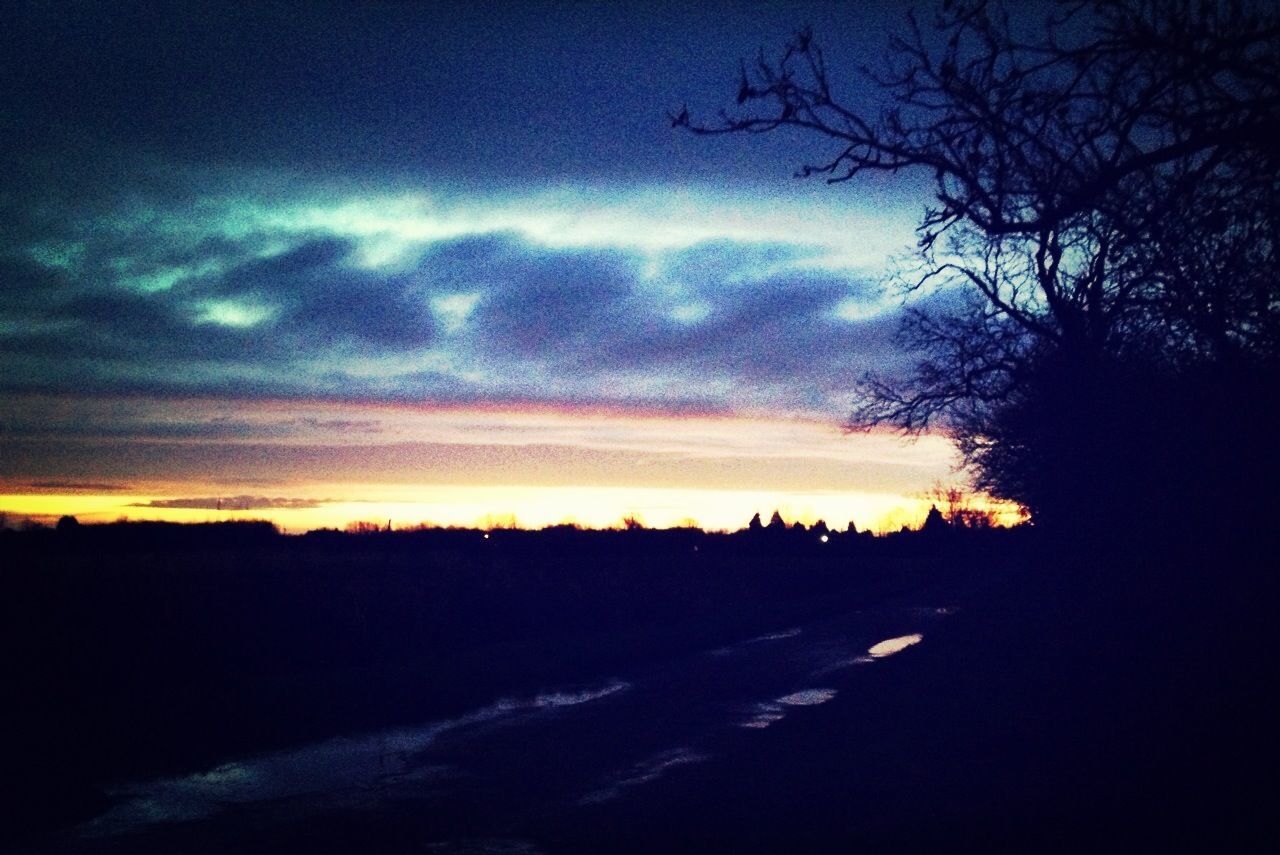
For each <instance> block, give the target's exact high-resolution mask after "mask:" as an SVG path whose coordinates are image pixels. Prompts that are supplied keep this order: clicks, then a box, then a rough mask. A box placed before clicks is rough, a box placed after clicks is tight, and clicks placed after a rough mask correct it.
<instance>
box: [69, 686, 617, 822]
mask: <svg viewBox="0 0 1280 855" xmlns="http://www.w3.org/2000/svg"><path fill="white" fill-rule="evenodd" d="M628 688H630V684H629V683H626V682H623V681H621V680H617V681H614V682H611V683H608V684H605V685H603V686H596V687H590V688H585V689H567V690H561V691H555V692H547V693H543V694H538V695H535V696H533V697H531V698H516V699H510V698H504V699H502V700H499V701H497V702H495V703H493V704H490V705H489V706H486V707H483V708H481V709H478V710H476V711H474V712H471V713H469V714H467V715H464V716H460V717H458V718H454V719H446V720H444V721H439V722H433V723H431V724H427V725H423V726H420V727H415V728H405V729H400V730H392V731H386V732H382V733H377V734H372V735H368V736H361V737H353V738H339V739H331V740H328V741H326V742H321V743H318V744H315V745H309V746H305V747H303V748H298V749H295V750H292V751H283V752H278V753H274V754H268V755H264V756H261V757H257V758H254V759H251V760H246V761H243V762H239V763H227V764H225V765H223V766H219V767H217V768H216V769H213V770H211V771H207V772H200V773H197V774H194V775H187V776H185V777H179V778H165V779H161V780H157V781H151V782H148V783H144V784H139V785H132V786H129V787H124V788H121V789H119V790H116V791H114V792H113V793H112V795H113V796H115V797H117V798H122V799H123V800H122V801H121V803H120V804H118V805H116V806H115V807H113V808H112V809H111V810H110V811H108V812H107V813H105V814H103V815H102V816H100V817H98V818H97V819H95V820H93V821H92V822H90V823H89V824H88V826H87V827H86V828H85V829H84V832H85V834H86V835H88V836H102V835H111V834H119V833H122V832H125V831H129V830H131V829H134V828H137V827H139V826H144V825H152V824H156V823H166V822H182V821H187V820H194V819H202V818H204V817H208V816H211V815H213V814H215V813H217V812H219V811H221V810H223V809H225V808H228V807H232V806H236V805H246V804H252V803H256V802H264V801H269V800H279V799H293V798H322V799H323V800H324V801H325V802H326V803H329V804H333V803H338V804H359V803H362V802H364V801H367V800H368V799H369V798H370V796H371V794H373V793H374V792H375V791H376V790H377V789H378V788H380V787H384V786H387V785H389V784H393V783H394V784H396V785H397V786H399V787H404V786H406V785H409V784H413V783H417V784H419V785H423V784H426V785H429V784H431V783H433V782H435V781H438V780H439V779H441V778H443V777H445V776H447V775H448V774H449V770H448V768H447V767H444V766H431V765H428V764H424V763H422V762H421V759H422V758H421V757H420V754H421V753H422V752H423V751H424V750H425V749H427V747H428V746H430V745H431V744H432V743H433V742H435V741H436V740H437V739H439V738H440V737H441V736H442V735H444V734H446V733H448V732H451V731H456V730H459V729H461V728H465V727H468V726H471V725H476V724H481V723H484V722H495V721H499V720H502V719H504V718H514V717H517V716H519V715H522V714H531V713H537V712H540V711H548V710H555V709H559V708H563V707H572V706H577V705H579V704H585V703H589V702H591V701H596V700H600V699H603V698H607V697H609V696H610V695H615V694H617V693H619V692H622V691H624V690H626V689H628Z"/></svg>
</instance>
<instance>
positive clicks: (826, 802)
mask: <svg viewBox="0 0 1280 855" xmlns="http://www.w3.org/2000/svg"><path fill="white" fill-rule="evenodd" d="M1256 547H1257V543H1256V539H1255V543H1254V545H1253V547H1251V548H1249V549H1246V548H1244V547H1239V548H1236V549H1235V550H1234V551H1231V550H1224V549H1223V548H1222V547H1221V546H1220V545H1219V546H1214V547H1210V545H1209V544H1207V543H1200V544H1197V543H1196V541H1195V540H1194V539H1191V538H1188V539H1185V540H1182V541H1180V542H1179V543H1177V544H1176V545H1175V544H1173V543H1171V542H1165V543H1162V544H1161V546H1159V547H1153V546H1147V547H1144V548H1143V549H1141V550H1139V549H1130V550H1128V551H1124V550H1119V549H1118V548H1116V547H1114V546H1108V547H1103V546H1101V545H1098V544H1093V545H1088V544H1081V543H1070V542H1063V541H1050V540H1049V539H1047V538H1045V537H1043V536H1039V535H1037V534H1036V533H1035V532H1034V531H1031V530H1018V531H987V532H942V533H939V534H937V535H936V536H927V535H920V534H913V535H899V536H894V537H888V538H867V537H853V536H847V535H841V536H835V537H833V538H832V540H831V542H829V543H820V542H819V541H818V540H817V538H816V536H810V535H808V534H804V533H787V534H786V535H781V536H769V535H768V534H754V535H752V534H746V533H743V534H738V535H732V536H717V535H704V534H702V533H701V532H696V531H672V532H651V531H634V532H577V531H573V530H552V531H545V532H538V533H527V532H513V531H498V532H494V533H492V535H491V536H490V537H489V538H488V539H486V538H484V536H483V534H482V533H480V532H471V531H427V532H406V533H392V534H365V535H338V534H319V535H310V536H306V537H281V536H278V535H275V534H274V532H272V531H271V530H270V529H269V528H259V529H255V528H251V527H243V526H241V527H228V526H223V527H216V526H214V527H202V528H197V527H181V528H178V527H150V528H145V527H139V526H105V527H82V528H80V529H79V530H76V531H69V532H52V531H36V532H26V533H21V534H18V533H7V534H5V535H4V536H3V537H0V558H2V560H3V565H0V566H2V568H3V569H2V570H0V586H2V591H3V606H2V608H3V612H4V614H3V620H4V648H3V649H4V654H3V663H4V665H3V668H4V673H3V680H4V685H5V687H6V693H7V695H8V697H9V698H10V701H9V703H8V705H7V706H8V708H9V710H10V711H11V712H12V713H15V714H16V715H14V716H12V717H11V724H10V726H9V728H7V730H6V735H5V738H6V745H5V749H4V754H5V757H6V763H5V779H6V790H7V792H6V794H5V807H6V813H7V815H8V818H7V819H6V822H5V826H4V828H5V835H4V844H3V845H4V846H5V847H8V848H12V849H13V850H14V851H32V852H79V851H85V852H223V851H226V852H230V851H236V852H259V851H261V852H274V851H283V850H289V849H297V850H299V851H333V852H349V851H387V852H391V851H427V852H433V851H444V852H449V851H547V852H562V851H571V852H579V851H580V852H601V851H619V850H633V851H671V850H696V851H706V850H723V851H752V850H754V851H782V850H789V851H851V850H854V849H859V848H866V849H867V850H868V851H885V850H893V849H905V850H923V851H940V850H947V849H954V850H963V851H975V850H978V851H982V850H987V851H990V850H1022V851H1028V850H1030V851H1044V850H1052V849H1074V848H1077V847H1080V846H1085V845H1088V846H1095V847H1096V846H1108V845H1123V846H1124V847H1126V848H1129V849H1131V850H1136V851H1143V850H1145V849H1149V848H1160V847H1162V846H1166V845H1171V844H1173V843H1178V844H1186V843H1188V842H1191V843H1194V844H1197V845H1202V846H1204V847H1212V848H1221V847H1225V848H1226V850H1228V851H1265V850H1269V849H1272V848H1273V847H1274V844H1275V843H1276V838H1275V826H1274V821H1273V820H1272V819H1271V812H1272V811H1271V808H1272V805H1273V804H1274V799H1275V795H1276V784H1275V777H1274V769H1275V768H1276V767H1275V759H1276V750H1275V749H1276V744H1275V735H1274V728H1273V722H1274V719H1275V716H1274V713H1275V705H1274V702H1272V701H1271V700H1270V699H1269V695H1270V690H1271V688H1272V685H1271V683H1272V681H1273V677H1274V673H1275V669H1274V661H1275V659H1274V651H1275V647H1274V642H1275V630H1274V621H1273V620H1272V619H1271V617H1270V612H1271V610H1272V609H1273V604H1274V602H1275V599H1274V582H1273V581H1272V577H1271V575H1270V574H1269V573H1268V572H1267V570H1266V568H1267V566H1268V565H1267V555H1266V552H1265V551H1264V552H1263V554H1255V553H1256V552H1257V551H1258V550H1257V548H1256ZM1272 554H1274V553H1272ZM892 639H898V640H899V641H898V643H895V644H890V645H888V647H887V648H882V647H880V643H881V642H884V641H887V640H892ZM904 639H905V641H903V640H904Z"/></svg>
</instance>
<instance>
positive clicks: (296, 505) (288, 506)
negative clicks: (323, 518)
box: [130, 496, 332, 511]
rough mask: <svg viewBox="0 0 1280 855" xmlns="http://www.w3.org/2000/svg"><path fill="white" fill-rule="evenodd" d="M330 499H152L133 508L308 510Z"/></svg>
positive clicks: (229, 497) (242, 497) (231, 497)
mask: <svg viewBox="0 0 1280 855" xmlns="http://www.w3.org/2000/svg"><path fill="white" fill-rule="evenodd" d="M331 502H332V500H331V499H284V498H268V497H266V496H227V497H217V496H214V497H210V498H203V499H152V500H151V501H150V502H135V503H134V504H132V505H130V507H134V508H185V509H190V510H209V511H214V510H217V511H261V510H308V509H311V508H318V507H321V506H322V505H326V504H330V503H331Z"/></svg>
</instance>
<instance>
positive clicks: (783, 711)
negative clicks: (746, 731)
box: [738, 689, 836, 730]
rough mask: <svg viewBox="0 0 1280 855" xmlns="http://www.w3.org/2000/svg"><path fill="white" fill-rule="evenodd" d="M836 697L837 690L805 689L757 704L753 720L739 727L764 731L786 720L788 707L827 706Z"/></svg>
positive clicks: (739, 724)
mask: <svg viewBox="0 0 1280 855" xmlns="http://www.w3.org/2000/svg"><path fill="white" fill-rule="evenodd" d="M835 696H836V690H835V689H804V690H802V691H799V692H792V693H791V694H789V695H783V696H782V697H780V698H775V699H774V700H772V701H765V702H764V703H761V704H757V705H756V708H755V710H754V712H753V714H752V716H751V718H749V719H747V720H746V721H742V722H739V723H738V726H739V727H747V728H752V729H755V730H762V729H764V728H766V727H768V726H769V725H771V724H774V723H775V722H779V721H782V719H784V718H786V715H787V707H812V706H817V705H818V704H825V703H826V702H827V701H829V700H831V699H832V698H834V697H835Z"/></svg>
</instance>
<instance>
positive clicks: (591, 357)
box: [0, 194, 900, 433]
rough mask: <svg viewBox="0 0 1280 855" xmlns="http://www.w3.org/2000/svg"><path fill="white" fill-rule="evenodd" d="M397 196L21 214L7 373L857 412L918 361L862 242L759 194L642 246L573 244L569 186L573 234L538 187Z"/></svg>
mask: <svg viewBox="0 0 1280 855" xmlns="http://www.w3.org/2000/svg"><path fill="white" fill-rule="evenodd" d="M304 196H305V194H304ZM309 198H310V197H307V199H309ZM397 204H399V205H401V206H402V207H403V208H404V210H403V213H404V214H405V217H406V219H404V220H399V221H396V223H398V225H394V226H393V224H391V223H390V222H389V221H387V220H386V219H385V218H380V216H379V215H378V213H377V210H378V209H377V206H376V205H373V206H370V205H368V204H367V203H365V202H359V201H356V202H351V201H347V200H344V199H343V198H334V199H330V200H328V202H326V203H325V204H323V205H321V204H319V203H317V202H314V201H306V200H304V201H293V202H290V201H287V200H281V201H277V202H276V203H275V204H274V205H268V204H265V203H262V202H256V203H250V202H247V201H243V200H228V199H219V198H210V199H208V200H205V202H203V203H201V204H200V205H197V206H196V208H195V209H194V211H186V212H185V213H184V211H185V209H178V208H175V206H174V205H173V204H172V203H169V204H167V205H166V204H161V202H155V203H151V204H150V205H148V204H143V203H140V202H139V203H135V204H134V205H132V206H130V207H129V209H128V210H122V211H117V212H114V213H103V212H98V213H96V214H95V215H94V216H93V217H90V218H85V217H84V216H83V215H80V216H79V217H77V214H76V213H75V212H72V211H63V212H62V213H61V214H60V215H59V213H58V212H57V211H56V210H54V209H53V208H49V207H46V208H44V209H42V211H41V213H40V216H39V219H40V220H41V222H42V223H43V224H44V228H45V229H46V231H47V232H48V234H49V235H53V237H44V238H40V237H38V236H37V232H39V229H38V228H36V227H35V226H34V225H32V223H31V220H32V219H35V217H33V216H26V217H25V219H26V221H27V222H26V226H25V227H23V228H20V229H18V230H17V231H16V232H15V234H16V235H18V236H19V237H18V238H17V239H10V240H9V241H7V242H6V244H5V245H4V247H3V253H2V254H0V277H3V280H4V282H5V284H6V286H7V288H8V290H11V291H12V292H13V295H14V297H13V299H12V300H9V301H7V302H6V303H5V304H4V305H3V306H0V354H4V356H5V359H6V361H7V362H8V363H9V364H11V365H12V366H13V368H14V370H12V371H10V372H8V373H7V374H6V376H5V378H4V379H3V380H2V381H0V384H2V385H3V387H5V388H8V389H9V390H10V391H11V392H16V391H49V392H58V393H66V392H71V391H79V392H90V391H92V392H129V393H146V394H152V395H169V396H178V395H190V394H198V395H241V396H242V395H250V396H254V395H256V396H259V397H279V396H285V397H293V398H307V397H315V396H321V397H326V398H345V399H362V400H363V399H382V400H403V401H434V402H443V401H453V402H477V401H507V402H513V401H538V400H541V401H548V402H569V403H579V404H581V403H588V402H591V403H603V404H615V405H623V406H626V405H641V406H654V407H660V408H668V409H671V410H673V411H678V410H687V409H689V408H690V407H692V408H695V409H699V410H721V411H731V410H741V409H751V410H762V409H763V410H772V411H775V412H782V411H795V410H800V411H804V412H810V413H824V414H826V415H829V416H833V417H839V416H841V415H843V412H844V411H845V410H846V409H847V395H848V390H849V388H850V387H851V385H852V384H853V382H854V381H855V380H856V378H857V377H858V376H859V375H860V374H861V373H862V372H863V371H865V370H866V369H868V368H884V367H886V366H888V367H893V366H895V365H896V364H897V363H898V362H899V361H900V356H899V355H898V354H897V352H896V351H895V350H894V348H893V346H892V342H891V333H892V330H893V328H894V326H895V325H896V317H897V315H896V311H897V310H896V305H895V304H894V303H892V302H886V301H885V300H884V297H883V295H882V294H881V293H880V292H879V290H878V289H877V287H876V286H875V284H874V283H875V281H876V280H877V278H878V277H879V276H880V274H879V272H878V271H876V270H874V269H868V268H867V267H865V266H861V265H860V264H855V263H853V262H852V261H851V259H852V258H853V256H852V254H851V252H852V251H851V249H850V247H851V246H852V245H853V244H855V243H857V240H856V239H851V238H849V237H848V236H847V235H846V236H844V237H842V238H840V239H839V240H837V239H836V237H835V236H834V234H827V235H825V236H824V235H819V236H818V238H817V239H814V240H810V239H807V238H806V237H803V236H801V237H794V236H792V237H789V236H788V235H787V234H786V229H785V228H776V229H774V232H773V233H770V228H772V227H773V225H776V224H772V225H771V221H770V218H769V217H768V216H763V215H762V216H760V217H759V218H758V219H757V221H756V222H755V225H754V226H751V227H749V228H747V227H744V226H743V222H744V221H747V222H750V221H752V217H753V211H754V210H755V209H753V208H751V207H748V208H747V209H745V210H744V212H743V216H742V217H740V218H739V219H738V220H736V221H730V220H726V221H724V222H720V223H717V222H716V221H715V219H714V218H711V219H705V221H704V223H703V224H702V226H701V228H700V229H696V230H694V232H695V233H694V234H692V235H685V238H686V239H687V240H688V241H689V242H687V243H680V242H678V241H675V240H674V238H671V237H670V236H669V237H668V239H667V241H666V242H663V241H657V242H654V241H648V242H646V241H645V240H643V239H640V240H637V239H636V238H635V237H634V236H633V235H634V234H635V233H636V232H641V233H642V232H644V231H645V229H646V227H652V228H653V229H654V230H661V229H663V228H664V227H665V226H666V224H668V223H669V221H668V220H667V219H666V218H665V217H664V216H650V217H649V221H648V223H645V222H643V221H638V222H635V223H632V227H631V228H629V229H619V230H616V231H614V230H611V229H609V228H605V227H601V226H600V225H599V223H597V226H596V227H595V229H594V230H593V231H591V232H590V233H589V234H578V236H577V237H576V238H575V237H574V236H573V235H574V229H575V228H576V227H575V226H573V225H572V221H573V220H574V219H575V217H574V216H570V215H569V213H567V212H572V211H573V210H574V209H573V207H572V205H571V204H570V202H569V201H566V200H565V198H561V199H560V200H559V201H558V202H557V204H558V205H559V206H560V207H559V208H557V209H556V211H557V212H558V213H556V216H559V217H563V218H564V219H565V220H566V222H568V223H569V225H566V227H565V230H564V231H563V232H561V231H541V232H540V231H539V230H537V229H532V228H527V229H526V228H522V227H521V226H520V222H521V217H523V218H524V219H525V220H527V221H528V223H534V222H536V221H537V215H538V211H539V209H538V207H537V204H538V201H537V200H536V199H530V200H528V201H527V203H526V204H527V210H525V211H524V213H523V214H519V216H517V213H516V212H518V211H519V205H518V204H517V203H515V202H513V201H512V200H511V199H501V200H496V201H493V203H492V204H493V205H494V207H493V209H492V210H490V214H491V215H492V216H489V217H488V218H486V216H485V215H483V209H484V200H483V199H479V198H477V199H472V200H471V201H470V202H469V203H468V205H469V208H468V210H469V211H470V213H468V214H467V215H466V216H462V215H458V214H457V212H456V211H453V212H452V213H451V212H450V211H445V212H443V213H438V214H433V212H432V208H431V206H430V205H427V204H426V203H412V204H410V203H406V202H405V201H404V198H403V197H395V198H390V197H389V201H388V205H389V206H391V208H392V209H394V206H395V205H397ZM611 205H612V207H610V206H611ZM713 207H714V206H713ZM451 210H452V209H451ZM494 212H496V213H494ZM610 212H613V214H616V215H618V216H620V217H622V219H624V220H626V219H635V218H637V217H638V216H639V215H638V213H637V211H636V210H635V202H634V199H633V198H631V197H630V196H628V195H627V194H618V195H616V196H615V197H611V198H609V199H596V200H595V201H594V202H593V203H592V205H591V206H580V207H579V208H578V209H577V214H576V218H577V219H582V220H589V219H595V220H599V221H608V220H609V218H610ZM10 213H13V214H14V216H15V218H17V219H23V215H22V213H21V212H19V211H16V210H13V211H10ZM495 224H501V225H503V228H496V226H495ZM717 228H719V231H720V232H721V234H720V236H718V237H707V235H714V234H715V231H716V229H717ZM579 231H581V230H579ZM753 233H754V234H755V236H754V237H752V234H753ZM886 254H887V250H886V251H884V252H881V254H880V258H881V259H882V260H883V258H884V256H885V255H886ZM850 307H853V308H855V309H856V311H854V312H850V311H849V310H850ZM211 429H213V430H216V431H219V432H223V433H226V432H229V431H231V430H232V429H233V428H232V427H231V426H227V425H215V426H211Z"/></svg>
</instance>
